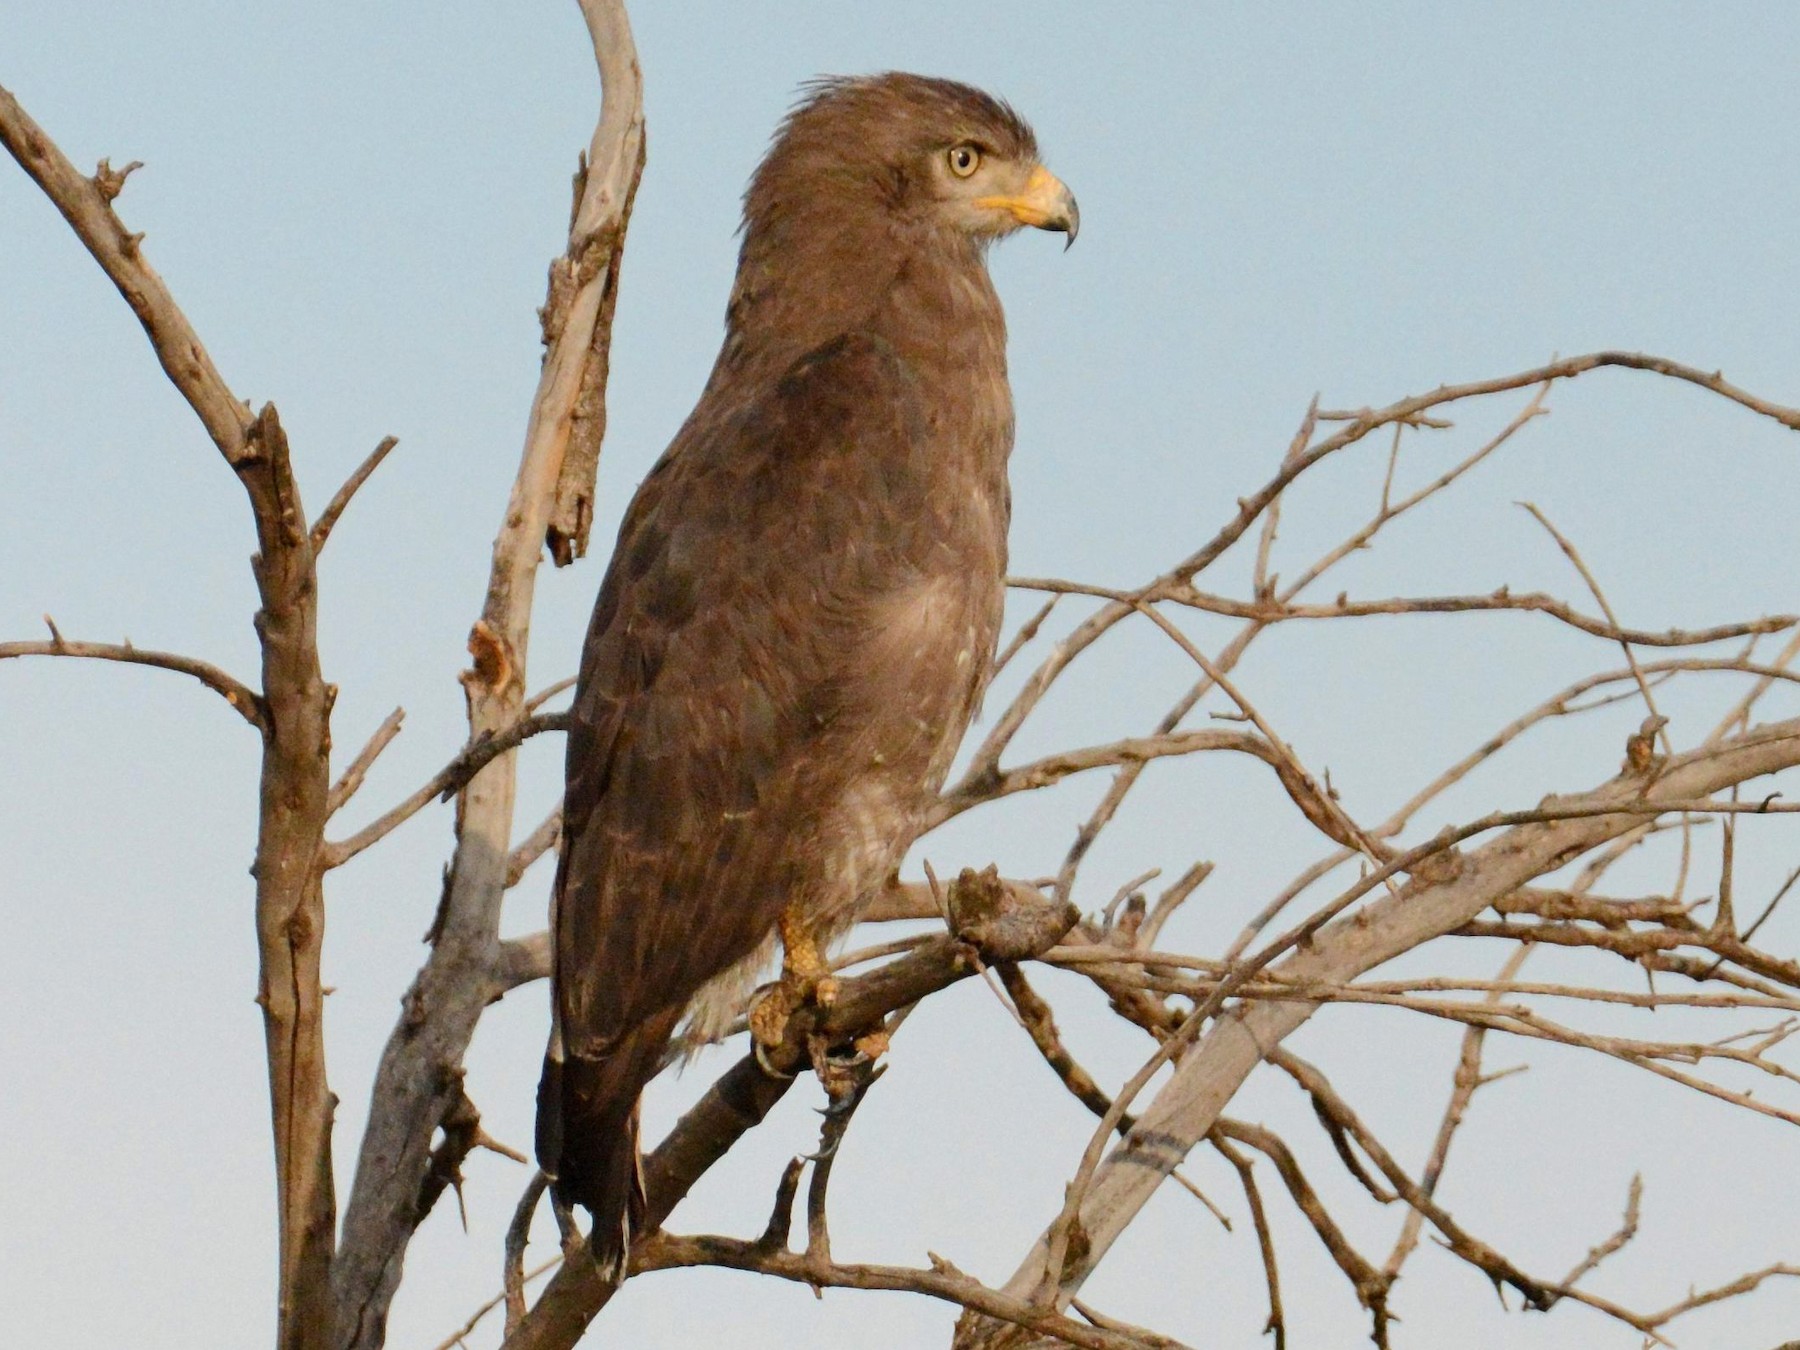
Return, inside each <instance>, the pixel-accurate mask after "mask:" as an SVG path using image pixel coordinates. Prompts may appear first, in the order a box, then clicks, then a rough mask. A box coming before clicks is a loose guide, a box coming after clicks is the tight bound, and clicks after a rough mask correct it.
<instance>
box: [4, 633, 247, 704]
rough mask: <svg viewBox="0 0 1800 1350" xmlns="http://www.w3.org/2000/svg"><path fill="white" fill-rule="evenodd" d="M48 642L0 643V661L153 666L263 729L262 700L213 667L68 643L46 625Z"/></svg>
mask: <svg viewBox="0 0 1800 1350" xmlns="http://www.w3.org/2000/svg"><path fill="white" fill-rule="evenodd" d="M50 632H51V638H50V641H48V642H0V661H5V660H9V659H11V658H14V657H21V656H67V657H77V658H80V659H83V660H92V661H122V662H124V663H125V664H126V665H133V666H154V667H155V668H157V669H158V670H173V671H175V672H177V673H178V674H181V675H191V676H193V677H194V678H195V679H196V680H198V681H200V683H201V684H203V685H205V686H206V687H207V688H208V689H210V690H212V691H213V692H214V693H215V694H217V695H219V696H220V697H221V698H223V699H224V700H225V701H226V702H227V703H229V704H230V705H231V706H232V708H233V710H235V711H236V713H237V715H238V716H239V717H241V718H243V719H244V720H245V721H246V722H248V723H249V724H250V725H251V726H253V727H255V728H256V729H257V730H258V731H261V730H263V728H264V724H265V723H264V714H263V707H262V699H261V698H259V697H258V696H257V694H256V693H255V691H253V690H252V689H251V688H250V687H249V686H248V685H246V684H244V683H243V682H242V681H240V680H237V679H235V678H233V677H232V676H230V675H227V674H226V673H225V672H224V671H222V670H220V669H219V668H218V667H217V666H215V665H211V664H209V663H208V662H205V661H196V660H195V659H194V658H193V657H191V656H177V655H176V654H175V653H173V652H155V651H145V650H144V649H143V648H141V647H134V646H132V645H131V644H130V643H129V642H124V643H113V642H70V641H68V640H67V639H66V638H64V637H63V636H62V634H61V633H58V632H57V631H56V625H55V624H51V625H50Z"/></svg>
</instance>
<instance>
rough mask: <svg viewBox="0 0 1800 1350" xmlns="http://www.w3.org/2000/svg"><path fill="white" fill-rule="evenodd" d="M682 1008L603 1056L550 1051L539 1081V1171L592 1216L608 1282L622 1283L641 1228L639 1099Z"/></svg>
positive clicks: (559, 1194)
mask: <svg viewBox="0 0 1800 1350" xmlns="http://www.w3.org/2000/svg"><path fill="white" fill-rule="evenodd" d="M680 1011H681V1010H680V1009H679V1008H677V1009H675V1010H674V1011H673V1012H672V1013H670V1014H668V1015H666V1016H658V1017H654V1018H652V1019H651V1020H650V1021H648V1022H646V1023H643V1024H642V1025H640V1026H638V1027H636V1028H634V1029H633V1030H632V1031H630V1032H628V1033H627V1034H626V1035H625V1036H624V1037H623V1038H622V1039H621V1040H620V1041H618V1042H617V1043H616V1044H615V1045H614V1046H613V1047H612V1049H611V1051H610V1053H608V1054H606V1055H604V1056H594V1057H589V1056H583V1055H580V1054H576V1053H574V1052H573V1051H571V1050H568V1049H567V1048H565V1047H562V1046H559V1045H556V1044H554V1043H553V1044H552V1045H551V1047H550V1052H549V1053H548V1054H546V1055H545V1056H544V1073H543V1077H542V1078H541V1079H540V1080H539V1081H538V1118H537V1155H538V1165H539V1166H540V1167H542V1168H543V1169H544V1174H545V1175H546V1176H548V1177H549V1178H550V1185H551V1191H552V1194H553V1195H554V1196H555V1197H556V1199H557V1200H558V1201H560V1202H561V1203H562V1204H565V1205H580V1206H581V1207H582V1208H583V1209H585V1210H587V1211H588V1213H590V1214H591V1215H593V1218H594V1229H593V1232H592V1234H591V1235H590V1236H589V1238H588V1247H589V1249H590V1251H591V1252H592V1253H593V1257H594V1263H595V1265H596V1266H598V1267H599V1269H600V1273H601V1274H602V1275H603V1276H604V1277H605V1278H607V1279H608V1280H612V1281H617V1280H620V1279H622V1278H623V1277H624V1274H625V1263H626V1260H627V1258H628V1257H629V1256H630V1252H631V1240H632V1236H633V1235H634V1234H636V1233H640V1232H642V1231H643V1228H644V1204H645V1201H644V1179H643V1172H642V1169H641V1167H640V1162H639V1158H638V1099H639V1097H640V1096H641V1095H642V1094H643V1090H644V1085H645V1084H646V1083H648V1082H649V1081H650V1080H651V1079H652V1078H653V1077H655V1076H656V1071H657V1069H658V1068H659V1067H660V1066H661V1064H662V1058H663V1052H664V1050H665V1049H666V1048H667V1046H668V1043H669V1037H670V1035H671V1034H672V1033H673V1032H674V1029H675V1023H676V1021H677V1020H678V1019H679V1016H680Z"/></svg>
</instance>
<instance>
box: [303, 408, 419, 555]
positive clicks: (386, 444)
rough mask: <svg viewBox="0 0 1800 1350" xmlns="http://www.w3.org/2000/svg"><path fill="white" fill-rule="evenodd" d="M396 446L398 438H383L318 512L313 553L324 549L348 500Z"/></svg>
mask: <svg viewBox="0 0 1800 1350" xmlns="http://www.w3.org/2000/svg"><path fill="white" fill-rule="evenodd" d="M398 444H400V442H399V440H398V438H396V437H393V436H383V437H382V438H381V441H380V443H379V444H377V445H376V447H375V448H374V449H373V450H371V451H370V452H369V457H368V458H367V459H365V460H363V462H362V463H361V464H358V465H357V466H356V471H355V472H354V473H352V474H351V475H350V476H349V477H348V478H346V479H345V480H344V485H343V486H342V487H341V488H339V489H338V490H337V492H336V493H335V494H334V495H333V496H332V498H331V500H330V501H329V502H327V503H326V504H325V509H324V510H323V511H321V512H319V518H318V519H317V520H315V521H314V522H313V527H312V546H313V552H314V553H317V552H319V551H320V550H321V549H323V548H324V547H325V541H326V540H327V539H329V538H330V537H331V531H332V529H333V528H334V527H335V526H336V525H337V523H338V517H339V516H341V515H343V514H344V508H345V507H346V506H348V505H350V499H351V498H352V497H354V496H355V495H356V494H357V491H358V490H359V489H360V488H361V487H362V485H363V484H364V483H366V482H368V481H369V475H370V474H372V473H374V472H375V470H377V469H379V468H380V467H381V461H382V460H384V459H386V458H387V457H388V451H390V450H392V449H393V448H394V447H395V446H396V445H398Z"/></svg>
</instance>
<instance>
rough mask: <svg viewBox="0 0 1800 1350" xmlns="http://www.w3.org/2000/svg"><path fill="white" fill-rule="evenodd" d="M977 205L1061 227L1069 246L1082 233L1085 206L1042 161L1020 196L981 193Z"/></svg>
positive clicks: (1035, 223) (1051, 227)
mask: <svg viewBox="0 0 1800 1350" xmlns="http://www.w3.org/2000/svg"><path fill="white" fill-rule="evenodd" d="M976 205H977V206H987V207H992V208H994V209H996V210H1000V211H1005V212H1007V213H1008V214H1009V215H1011V216H1012V218H1013V219H1014V220H1016V221H1018V222H1019V224H1021V225H1030V226H1032V227H1033V228H1034V229H1039V230H1061V231H1062V232H1063V233H1064V234H1065V235H1067V236H1068V238H1067V239H1066V240H1065V241H1064V243H1063V248H1064V249H1065V250H1066V249H1067V248H1068V247H1069V245H1070V244H1073V243H1074V242H1075V236H1076V235H1077V234H1079V233H1081V208H1080V207H1079V206H1077V205H1076V204H1075V194H1074V193H1073V192H1070V191H1069V189H1068V188H1067V187H1065V186H1063V182H1062V180H1061V179H1060V178H1058V177H1057V176H1056V175H1055V174H1053V173H1051V172H1050V170H1048V169H1046V168H1045V167H1044V166H1043V165H1042V164H1039V165H1037V166H1036V167H1035V168H1033V169H1032V171H1031V177H1029V178H1027V179H1026V180H1025V190H1024V191H1023V192H1021V193H1019V194H1018V195H1017V196H1016V197H978V198H976Z"/></svg>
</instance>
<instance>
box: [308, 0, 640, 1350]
mask: <svg viewBox="0 0 1800 1350" xmlns="http://www.w3.org/2000/svg"><path fill="white" fill-rule="evenodd" d="M581 9H582V15H583V17H584V18H585V19H586V21H587V26H588V33H589V36H590V37H591V38H592V40H593V44H594V55H595V60H596V62H597V64H598V65H599V68H600V81H601V89H602V104H601V113H600V118H599V122H598V125H597V126H596V128H595V131H594V136H593V141H592V144H591V146H590V148H589V153H588V164H589V165H590V166H591V168H590V171H589V172H588V173H586V174H585V175H584V178H583V182H582V185H581V187H582V192H581V200H580V203H579V205H578V207H577V209H576V211H575V214H574V219H573V221H572V222H571V226H570V230H569V244H568V249H567V252H566V253H565V255H564V260H563V263H561V264H558V265H556V266H553V268H552V270H551V285H550V296H549V299H548V301H547V303H546V305H545V315H544V331H545V339H546V346H547V348H548V350H547V352H546V354H545V358H544V365H543V370H542V372H541V374H540V377H539V381H538V389H537V394H536V397H535V398H534V399H533V400H532V406H531V415H530V420H529V424H528V426H527V428H526V433H525V448H524V452H523V454H522V456H521V458H520V463H519V471H518V475H517V477H516V478H515V480H514V483H513V489H512V494H511V497H510V499H509V500H508V502H507V506H506V511H505V513H504V516H503V518H502V524H501V527H500V530H499V533H498V535H497V536H496V538H495V540H494V551H493V563H492V567H491V570H490V573H489V579H488V589H487V596H486V599H485V601H484V603H483V605H482V610H481V617H480V618H479V619H477V620H476V622H475V625H474V628H473V629H472V630H471V632H470V636H469V650H470V654H471V655H472V656H473V658H474V662H473V668H472V669H471V670H469V671H467V672H465V673H464V675H463V677H462V680H463V689H464V692H465V694H466V696H467V699H468V705H469V736H470V741H471V747H472V751H471V753H473V749H474V747H479V746H481V745H482V744H483V743H484V742H485V743H487V744H489V745H490V746H491V745H493V744H495V743H496V742H497V740H498V738H500V737H501V736H502V735H503V733H505V732H506V731H507V730H508V729H509V728H512V727H514V726H515V724H516V723H518V722H519V721H520V720H521V717H522V716H524V713H523V705H524V701H525V659H526V651H527V647H528V640H529V635H530V628H531V608H532V597H533V592H534V587H535V583H536V577H537V568H538V561H539V558H540V556H541V554H542V550H543V543H544V540H545V538H546V535H547V532H548V531H549V529H550V527H551V524H552V522H553V520H554V519H556V515H555V513H556V510H557V504H558V502H559V501H562V500H565V499H566V497H565V494H563V493H562V492H561V491H560V490H559V483H560V482H562V481H563V474H564V471H565V459H566V458H567V456H568V453H569V449H570V446H571V444H572V443H579V444H582V445H590V446H591V448H593V450H594V451H595V453H596V454H597V450H598V439H599V432H600V423H599V422H598V420H597V416H596V413H597V410H598V408H599V407H600V404H599V401H598V400H599V390H600V389H601V387H602V385H603V383H604V379H605V369H606V366H605V353H606V352H607V350H608V347H609V344H610V341H611V323H610V320H611V316H612V304H611V296H612V295H613V294H615V293H616V287H617V273H618V251H619V248H620V245H621V243H622V241H623V239H624V237H625V230H626V227H627V224H628V222H629V219H630V209H631V204H632V200H633V197H634V194H635V192H636V186H637V180H638V175H639V173H640V171H641V169H642V166H643V81H642V76H641V74H640V72H639V70H638V63H637V50H636V47H635V46H634V44H633V42H632V37H631V28H630V24H629V22H628V21H627V19H626V15H625V9H624V5H623V3H622V0H581ZM584 399H585V401H584ZM578 423H582V424H583V427H584V429H582V430H578V429H577V424H578ZM586 472H587V473H588V474H589V476H590V481H591V473H592V470H591V468H590V469H588V470H586ZM590 492H591V488H590ZM514 759H515V757H514V756H513V755H511V754H505V753H501V754H498V755H497V757H495V758H494V759H492V761H491V762H488V763H486V764H485V765H483V766H479V767H472V768H471V770H470V772H471V775H472V776H470V777H469V778H468V779H467V781H466V786H461V792H462V796H461V799H460V801H459V803H458V809H457V841H456V849H455V853H454V856H453V858H452V860H451V864H450V872H449V877H448V881H447V884H446V886H445V890H444V896H443V900H442V903H441V904H440V906H439V911H438V916H437V920H436V922H435V923H434V924H433V925H432V932H431V938H432V949H431V954H430V956H429V958H428V959H427V961H426V963H425V965H424V967H423V968H422V969H421V970H420V971H419V974H418V976H417V977H416V979H415V980H414V982H413V985H412V988H411V989H410V990H409V991H408V992H407V995H406V997H405V999H404V1000H403V1002H402V1015H401V1019H400V1022H399V1024H398V1025H397V1026H396V1027H395V1029H394V1031H393V1034H392V1035H391V1037H390V1038H389V1040H388V1044H387V1048H386V1050H385V1051H384V1053H383V1055H382V1059H381V1064H380V1067H379V1069H378V1070H377V1072H376V1076H375V1083H374V1089H373V1092H372V1094H371V1097H370V1111H369V1119H368V1126H367V1128H366V1130H365V1132H364V1135H363V1142H362V1148H361V1151H360V1153H359V1155H358V1158H357V1166H356V1179H355V1182H354V1184H353V1186H352V1187H351V1191H350V1200H349V1204H348V1205H347V1207H346V1209H345V1214H344V1226H343V1235H342V1241H341V1246H340V1251H339V1254H338V1259H337V1261H336V1262H335V1264H334V1266H333V1269H332V1298H333V1302H334V1305H335V1318H336V1328H337V1331H336V1347H335V1350H375V1347H378V1346H379V1345H380V1344H381V1343H382V1339H383V1336H384V1334H385V1327H386V1321H387V1310H388V1305H389V1303H390V1301H391V1300H392V1298H393V1294H394V1290H395V1288H396V1287H397V1286H398V1284H399V1281H400V1272H401V1262H402V1259H403V1257H404V1254H405V1251H406V1245H407V1243H408V1242H409V1241H410V1239H411V1237H412V1233H413V1230H414V1229H415V1228H416V1227H417V1225H418V1223H419V1222H420V1220H421V1219H422V1218H423V1217H424V1214H423V1212H421V1210H420V1206H419V1202H420V1198H421V1196H422V1195H423V1194H424V1193H425V1186H426V1183H427V1179H428V1177H429V1175H430V1166H431V1163H430V1146H431V1137H432V1134H433V1132H434V1131H435V1130H436V1129H437V1127H438V1126H439V1124H440V1123H441V1122H442V1121H443V1120H444V1119H445V1117H446V1115H447V1113H448V1112H449V1111H450V1109H451V1108H452V1107H453V1106H454V1104H455V1101H456V1092H455V1090H454V1087H455V1082H456V1071H457V1069H458V1068H459V1067H460V1065H461V1063H462V1058H463V1054H464V1052H465V1051H466V1050H467V1048H468V1044H469V1040H470V1038H471V1037H472V1036H473V1034H474V1030H475V1024H476V1022H477V1021H478V1019H479V1018H480V1016H481V1013H482V1010H483V1009H484V1008H485V1007H486V1006H487V1003H488V1001H489V998H490V995H491V993H492V990H493V984H494V979H495V968H496V962H497V960H498V957H499V954H500V941H499V921H500V905H501V900H502V898H503V897H504V895H505V891H506V875H507V861H508V854H509V852H510V848H511V833H512V826H513V801H514V789H515V767H514ZM456 781H457V782H458V784H459V785H461V783H462V779H461V778H460V771H459V776H458V777H457V779H456ZM442 786H449V783H448V782H446V783H445V784H443V785H442ZM440 790H441V789H440ZM422 804H423V803H420V805H422ZM403 805H404V804H403ZM396 809H397V810H398V809H399V808H396ZM412 809H414V810H416V809H417V807H416V806H415V807H413V808H412ZM390 814H391V813H390ZM387 828H392V825H389V826H387ZM365 833H366V832H365ZM377 837H378V836H377ZM349 842H350V843H354V842H356V841H349ZM361 846H365V847H366V844H363V845H361ZM346 849H347V851H346ZM354 851H355V849H354V848H347V845H343V846H339V847H338V848H337V849H335V850H334V851H333V857H334V860H335V861H339V862H341V861H342V860H343V859H344V858H345V857H348V856H350V854H351V853H353V852H354Z"/></svg>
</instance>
